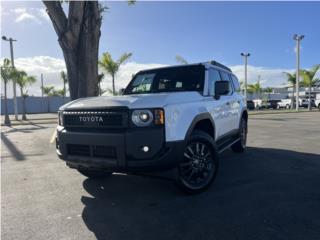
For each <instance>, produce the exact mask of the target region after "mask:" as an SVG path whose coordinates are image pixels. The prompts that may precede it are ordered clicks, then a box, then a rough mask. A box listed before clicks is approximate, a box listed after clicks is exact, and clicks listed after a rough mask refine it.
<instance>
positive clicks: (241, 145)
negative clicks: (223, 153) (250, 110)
mask: <svg viewBox="0 0 320 240" xmlns="http://www.w3.org/2000/svg"><path fill="white" fill-rule="evenodd" d="M239 132H240V139H239V141H238V142H236V143H234V144H233V145H232V146H231V149H232V150H233V151H234V152H244V150H245V149H246V147H247V134H248V123H247V121H246V120H245V119H244V118H242V119H241V122H240V129H239Z"/></svg>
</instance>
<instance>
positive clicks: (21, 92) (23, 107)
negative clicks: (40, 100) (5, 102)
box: [20, 87, 27, 120]
mask: <svg viewBox="0 0 320 240" xmlns="http://www.w3.org/2000/svg"><path fill="white" fill-rule="evenodd" d="M20 94H21V98H22V120H27V116H26V104H25V102H24V101H25V99H24V97H23V90H22V87H20Z"/></svg>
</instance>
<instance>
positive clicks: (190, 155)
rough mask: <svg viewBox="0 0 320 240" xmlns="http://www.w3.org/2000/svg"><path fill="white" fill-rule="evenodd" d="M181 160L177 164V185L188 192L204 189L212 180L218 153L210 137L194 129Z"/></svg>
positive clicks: (193, 192)
mask: <svg viewBox="0 0 320 240" xmlns="http://www.w3.org/2000/svg"><path fill="white" fill-rule="evenodd" d="M183 154H184V156H183V161H182V162H181V163H180V164H179V165H178V178H177V184H178V187H179V188H180V189H181V190H182V191H184V192H185V193H188V194H197V193H200V192H203V191H205V190H206V189H208V187H209V186H210V185H211V184H212V182H213V181H214V179H215V177H216V174H217V171H218V167H219V154H218V150H217V147H216V145H215V142H214V140H213V139H212V137H211V136H210V135H209V134H207V133H206V132H203V131H199V130H195V131H193V132H192V134H191V136H190V137H189V139H188V140H187V143H186V147H185V150H184V153H183Z"/></svg>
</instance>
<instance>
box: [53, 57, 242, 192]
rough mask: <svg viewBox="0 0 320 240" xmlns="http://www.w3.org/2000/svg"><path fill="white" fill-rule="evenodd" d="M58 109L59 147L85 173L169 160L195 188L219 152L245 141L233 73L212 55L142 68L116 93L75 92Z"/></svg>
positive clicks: (212, 172) (166, 164) (211, 172)
mask: <svg viewBox="0 0 320 240" xmlns="http://www.w3.org/2000/svg"><path fill="white" fill-rule="evenodd" d="M58 114H59V125H58V127H57V138H56V149H57V154H58V156H59V157H60V158H61V159H62V160H64V161H66V164H67V165H68V166H69V167H71V168H75V169H77V170H78V171H79V172H80V173H82V174H83V175H85V176H86V177H89V178H103V177H107V176H110V175H111V174H112V173H113V172H124V173H139V172H146V171H147V172H149V171H160V170H167V169H171V168H174V169H176V170H177V171H176V172H177V176H176V180H177V183H178V185H179V186H180V187H181V188H182V190H184V191H185V192H188V193H198V192H201V191H203V190H205V189H207V188H208V187H209V185H210V184H211V183H212V182H213V181H214V179H215V177H216V174H217V171H218V166H219V154H220V153H221V152H223V151H224V150H226V149H227V148H228V147H231V148H232V150H233V151H234V152H243V151H244V150H245V148H246V140H247V137H246V136H247V122H248V113H247V109H246V104H245V101H244V98H243V96H242V95H241V94H240V85H239V82H238V79H237V78H236V76H235V75H234V74H233V73H232V71H231V70H230V69H229V68H228V67H226V66H224V65H222V64H220V63H218V62H215V61H212V62H205V63H199V64H190V65H182V66H170V67H164V68H157V69H151V70H144V71H140V72H138V73H137V74H136V75H135V76H134V77H133V79H132V80H131V82H130V83H129V84H128V86H127V87H126V88H125V89H124V90H123V93H122V95H121V96H112V97H111V96H109V97H108V96H102V97H91V98H84V99H77V100H75V101H72V102H70V103H67V104H65V105H64V106H62V107H61V108H60V109H59V113H58Z"/></svg>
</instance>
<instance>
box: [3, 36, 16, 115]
mask: <svg viewBox="0 0 320 240" xmlns="http://www.w3.org/2000/svg"><path fill="white" fill-rule="evenodd" d="M2 40H4V41H8V42H9V43H10V55H11V66H12V69H14V56H13V42H16V41H17V40H15V39H12V38H7V37H6V36H2ZM12 84H13V108H14V117H15V120H18V103H17V87H16V85H17V83H16V80H15V79H13V81H12Z"/></svg>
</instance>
